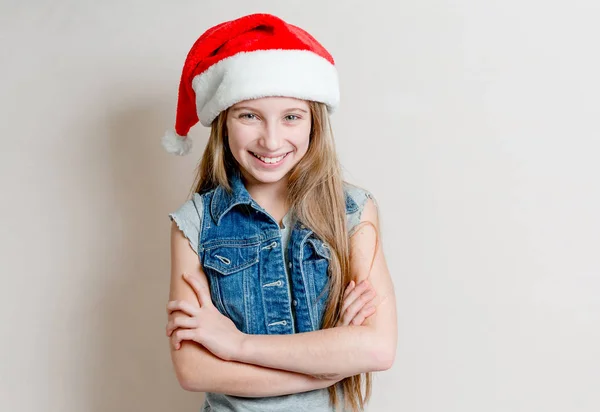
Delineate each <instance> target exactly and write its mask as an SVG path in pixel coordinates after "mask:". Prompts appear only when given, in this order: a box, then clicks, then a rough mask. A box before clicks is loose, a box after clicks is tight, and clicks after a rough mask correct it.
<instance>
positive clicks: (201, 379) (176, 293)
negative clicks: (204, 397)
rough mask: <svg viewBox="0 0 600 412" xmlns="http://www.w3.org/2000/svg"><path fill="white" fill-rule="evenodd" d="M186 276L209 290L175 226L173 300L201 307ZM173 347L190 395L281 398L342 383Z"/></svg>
mask: <svg viewBox="0 0 600 412" xmlns="http://www.w3.org/2000/svg"><path fill="white" fill-rule="evenodd" d="M182 273H189V274H194V275H196V276H198V277H199V278H200V279H201V281H202V283H203V284H204V286H205V287H207V288H208V280H207V278H206V275H205V274H204V271H203V270H202V268H201V266H200V263H199V261H198V255H196V253H195V252H194V251H193V250H192V248H191V247H190V246H189V243H188V240H187V239H186V238H185V236H184V235H183V233H182V232H181V231H180V230H179V228H178V227H177V225H176V223H175V222H173V223H172V225H171V287H170V294H169V300H183V301H187V302H190V303H192V304H194V305H196V306H199V304H198V299H197V296H196V293H195V292H194V291H193V290H192V288H191V287H190V286H189V284H188V283H187V282H185V281H184V280H183V278H182V276H181V274H182ZM174 314H175V313H174ZM169 346H170V348H171V359H172V361H173V366H174V368H175V374H176V375H177V379H178V380H179V384H180V385H181V387H182V388H184V389H186V390H189V391H195V392H216V393H226V394H229V395H234V396H245V397H263V396H279V395H287V394H292V393H299V392H306V391H309V390H314V389H322V388H326V387H329V386H331V385H333V384H335V383H336V382H338V381H339V379H337V380H336V379H319V378H316V377H313V376H309V375H304V374H301V373H295V372H288V371H283V370H278V369H270V368H265V367H261V366H255V365H250V364H245V363H239V362H230V361H224V360H222V359H220V358H218V357H216V356H214V355H213V354H212V353H210V352H209V351H208V350H206V349H205V348H204V347H202V346H201V345H199V344H197V343H195V342H192V341H183V342H182V343H181V348H180V349H179V350H174V349H173V347H172V345H169Z"/></svg>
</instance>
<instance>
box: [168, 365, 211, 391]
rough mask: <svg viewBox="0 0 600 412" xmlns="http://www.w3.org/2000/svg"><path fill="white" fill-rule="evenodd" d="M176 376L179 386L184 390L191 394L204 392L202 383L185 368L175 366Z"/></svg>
mask: <svg viewBox="0 0 600 412" xmlns="http://www.w3.org/2000/svg"><path fill="white" fill-rule="evenodd" d="M175 375H176V376H177V381H178V382H179V386H181V388H182V389H183V390H185V391H189V392H204V390H203V388H202V385H201V382H198V380H197V379H195V378H194V376H193V375H192V374H191V373H190V372H189V371H188V370H186V368H185V367H183V366H179V365H175Z"/></svg>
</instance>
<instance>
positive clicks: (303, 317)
mask: <svg viewBox="0 0 600 412" xmlns="http://www.w3.org/2000/svg"><path fill="white" fill-rule="evenodd" d="M230 183H231V186H232V192H231V193H229V192H228V191H226V190H225V189H224V188H222V187H220V186H219V187H217V188H216V189H213V190H211V191H209V192H207V193H204V194H202V195H201V197H202V200H203V201H202V205H203V206H202V207H203V211H202V216H203V218H202V223H201V229H200V231H199V235H198V243H197V245H198V256H199V259H200V262H201V263H202V267H203V269H204V272H205V273H206V276H207V278H208V281H209V284H210V289H211V295H212V299H213V302H214V304H215V306H216V307H217V309H218V310H219V311H220V312H221V313H222V314H223V315H225V316H227V317H228V318H230V319H231V320H232V321H233V322H234V323H235V325H236V326H237V328H238V329H239V330H240V331H242V332H244V333H248V334H278V335H279V334H291V333H299V332H309V331H314V330H318V329H320V328H321V325H322V320H323V312H324V310H325V306H326V303H327V298H328V296H329V290H328V280H329V276H328V268H329V259H330V250H329V247H328V245H327V244H326V243H324V242H323V241H322V240H321V239H319V238H318V237H317V236H316V235H315V233H314V232H313V231H312V230H310V229H309V228H307V227H305V226H304V225H303V224H302V223H301V222H298V221H296V222H293V223H292V227H291V233H290V238H289V242H288V246H287V250H284V247H283V244H282V236H281V230H280V227H279V224H278V223H277V222H276V221H275V220H274V219H273V218H272V217H271V216H270V215H269V214H268V213H267V212H266V211H265V210H264V209H263V208H262V207H261V206H260V205H259V204H258V203H256V202H255V201H254V200H253V199H252V198H251V196H250V194H249V193H248V191H247V190H246V188H245V186H244V184H243V182H242V180H241V179H240V178H239V177H238V176H234V177H232V179H231V182H230ZM358 211H359V206H358V205H357V203H356V202H355V201H354V199H353V198H352V196H350V195H349V193H348V192H346V213H347V215H349V214H350V215H351V214H353V213H356V212H358ZM284 253H287V256H285V255H284ZM286 262H287V264H288V268H287V270H286V267H285V264H286Z"/></svg>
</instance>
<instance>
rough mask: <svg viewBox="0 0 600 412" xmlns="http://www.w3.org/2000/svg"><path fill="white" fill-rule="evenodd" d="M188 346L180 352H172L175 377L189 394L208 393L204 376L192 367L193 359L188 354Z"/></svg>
mask: <svg viewBox="0 0 600 412" xmlns="http://www.w3.org/2000/svg"><path fill="white" fill-rule="evenodd" d="M185 346H186V345H184V347H182V348H181V349H179V350H178V351H173V352H171V359H172V361H173V368H174V370H175V376H176V377H177V381H178V382H179V386H181V388H182V389H183V390H186V391H189V392H206V388H205V386H206V385H205V382H203V380H202V375H203V374H199V373H198V372H197V371H196V370H194V368H193V367H191V365H193V362H191V360H192V359H190V356H189V353H186V352H187V351H186V348H185Z"/></svg>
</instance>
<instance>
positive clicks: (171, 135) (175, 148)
mask: <svg viewBox="0 0 600 412" xmlns="http://www.w3.org/2000/svg"><path fill="white" fill-rule="evenodd" d="M162 145H163V147H164V148H165V150H166V151H167V152H169V153H171V154H176V155H179V156H183V155H186V154H188V153H189V152H190V150H191V149H192V140H191V139H189V138H188V137H187V136H179V135H178V134H177V133H175V131H174V130H167V132H166V133H165V135H164V136H163V138H162Z"/></svg>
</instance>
